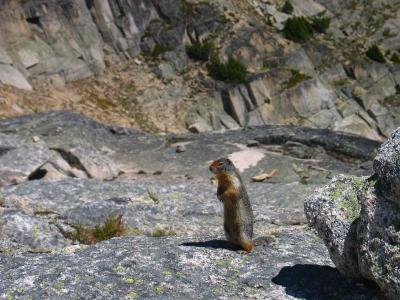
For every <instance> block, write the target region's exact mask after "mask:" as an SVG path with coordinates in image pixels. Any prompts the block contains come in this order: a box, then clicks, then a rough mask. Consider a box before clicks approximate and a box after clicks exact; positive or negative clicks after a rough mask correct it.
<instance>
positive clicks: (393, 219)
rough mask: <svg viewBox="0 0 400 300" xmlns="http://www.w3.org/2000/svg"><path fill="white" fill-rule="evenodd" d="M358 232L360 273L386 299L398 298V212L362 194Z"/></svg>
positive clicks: (370, 193)
mask: <svg viewBox="0 0 400 300" xmlns="http://www.w3.org/2000/svg"><path fill="white" fill-rule="evenodd" d="M358 222H359V224H358V230H357V238H358V240H359V241H360V246H359V248H358V249H360V250H359V253H358V262H359V269H360V271H361V273H362V275H363V277H364V278H366V279H368V280H371V281H373V282H376V283H377V284H378V285H379V286H380V288H381V289H382V291H384V293H385V294H386V296H387V297H388V298H389V299H398V298H399V297H400V269H399V261H398V259H399V255H400V232H399V230H398V224H400V209H399V206H398V205H395V204H393V203H391V202H390V201H387V200H386V199H384V198H382V197H381V196H379V195H378V194H377V193H375V192H373V191H372V189H371V190H369V191H367V192H366V193H365V196H364V197H363V201H362V202H361V214H360V219H359V221H358Z"/></svg>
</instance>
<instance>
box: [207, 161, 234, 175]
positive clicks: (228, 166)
mask: <svg viewBox="0 0 400 300" xmlns="http://www.w3.org/2000/svg"><path fill="white" fill-rule="evenodd" d="M210 171H211V172H213V173H214V174H222V173H235V166H234V164H233V162H232V161H231V160H230V159H228V158H220V159H217V160H214V161H213V162H212V163H211V165H210Z"/></svg>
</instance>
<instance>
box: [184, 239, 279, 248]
mask: <svg viewBox="0 0 400 300" xmlns="http://www.w3.org/2000/svg"><path fill="white" fill-rule="evenodd" d="M272 242H273V238H271V237H267V236H262V237H259V238H256V239H255V240H254V246H255V247H258V246H265V245H269V244H271V243H272ZM181 246H185V247H200V248H212V249H227V250H231V251H240V250H242V249H241V248H240V247H238V246H235V245H232V244H231V243H229V242H228V241H226V240H209V241H204V242H187V243H182V244H181Z"/></svg>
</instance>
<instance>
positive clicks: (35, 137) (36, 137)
mask: <svg viewBox="0 0 400 300" xmlns="http://www.w3.org/2000/svg"><path fill="white" fill-rule="evenodd" d="M32 140H33V141H34V142H35V143H37V142H39V141H40V138H39V137H38V136H37V135H35V136H33V137H32Z"/></svg>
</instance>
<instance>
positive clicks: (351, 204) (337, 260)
mask: <svg viewBox="0 0 400 300" xmlns="http://www.w3.org/2000/svg"><path fill="white" fill-rule="evenodd" d="M360 185H361V186H360ZM361 187H362V179H360V178H356V177H353V178H347V177H337V178H334V179H333V180H332V181H331V182H330V183H329V185H327V186H325V187H324V188H322V189H320V190H318V191H317V192H316V193H315V194H314V195H312V196H310V197H309V198H307V199H306V201H305V202H304V212H305V214H306V217H307V220H308V221H309V223H310V224H311V225H312V226H313V227H314V228H315V229H316V230H317V231H318V235H319V236H320V237H321V238H322V239H323V241H324V243H325V245H326V247H327V248H328V250H329V254H330V257H331V258H332V261H333V262H334V264H335V266H336V267H337V268H338V269H339V271H340V272H341V273H342V274H344V275H345V276H349V277H354V278H361V274H360V271H359V269H358V261H357V256H356V254H355V251H356V248H357V246H358V245H357V243H356V240H357V239H356V237H357V234H356V230H357V219H358V216H359V213H360V209H361V205H360V200H359V199H358V192H359V191H360V189H361Z"/></svg>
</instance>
